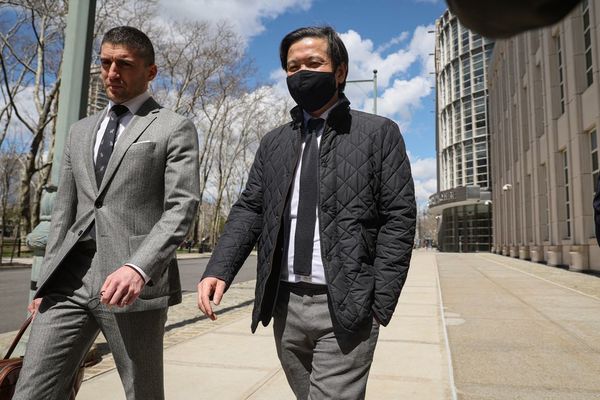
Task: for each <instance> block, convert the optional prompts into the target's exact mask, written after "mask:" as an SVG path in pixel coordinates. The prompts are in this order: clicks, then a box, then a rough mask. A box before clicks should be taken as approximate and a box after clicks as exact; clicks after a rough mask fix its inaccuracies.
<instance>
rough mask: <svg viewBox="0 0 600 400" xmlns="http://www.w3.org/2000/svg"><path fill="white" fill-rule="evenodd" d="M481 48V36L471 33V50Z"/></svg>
mask: <svg viewBox="0 0 600 400" xmlns="http://www.w3.org/2000/svg"><path fill="white" fill-rule="evenodd" d="M479 46H481V35H479V34H477V33H471V49H474V48H476V47H479Z"/></svg>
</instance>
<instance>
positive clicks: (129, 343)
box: [13, 247, 167, 400]
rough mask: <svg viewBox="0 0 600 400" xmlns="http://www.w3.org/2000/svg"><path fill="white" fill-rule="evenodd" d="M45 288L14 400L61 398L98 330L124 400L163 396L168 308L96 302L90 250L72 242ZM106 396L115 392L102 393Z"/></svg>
mask: <svg viewBox="0 0 600 400" xmlns="http://www.w3.org/2000/svg"><path fill="white" fill-rule="evenodd" d="M59 268H60V270H59V271H58V272H57V274H56V276H53V277H52V278H51V279H52V281H51V282H50V287H49V289H48V290H47V291H46V292H45V293H44V297H43V301H42V303H41V305H40V308H39V310H38V314H37V315H36V317H35V319H34V321H33V323H32V326H31V333H30V335H29V342H28V343H27V349H26V352H25V358H24V361H23V369H22V370H21V374H20V377H19V380H18V382H17V388H16V392H15V395H14V397H13V400H33V399H35V400H65V399H68V398H69V393H70V388H71V384H72V382H73V378H74V376H75V373H76V371H77V369H78V367H79V365H80V364H81V361H82V360H83V358H84V357H85V355H86V353H87V351H88V350H89V348H90V346H91V345H92V343H93V342H94V340H95V338H96V336H98V333H99V332H100V331H102V333H103V334H104V336H105V337H106V340H107V342H108V345H109V347H110V350H111V352H112V354H113V357H114V359H115V364H116V366H117V370H118V372H119V375H120V377H121V381H122V383H123V387H124V389H125V395H126V397H127V399H128V400H142V399H143V400H163V399H164V388H163V336H164V326H165V322H166V320H167V309H166V308H165V309H159V310H150V311H141V312H127V313H113V312H110V311H108V309H107V308H106V306H105V305H103V304H99V297H98V294H99V291H100V287H101V286H102V284H103V283H104V282H100V279H99V277H97V276H96V274H95V273H94V261H93V254H92V255H90V254H86V252H85V251H78V248H77V247H76V248H75V249H74V250H73V251H72V252H71V253H70V254H69V256H68V257H67V259H65V261H64V262H63V265H61V266H60V267H59ZM106 398H107V399H111V398H114V394H112V393H106Z"/></svg>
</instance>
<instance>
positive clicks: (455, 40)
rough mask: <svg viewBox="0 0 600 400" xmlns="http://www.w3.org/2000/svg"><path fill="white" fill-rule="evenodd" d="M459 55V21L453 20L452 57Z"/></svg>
mask: <svg viewBox="0 0 600 400" xmlns="http://www.w3.org/2000/svg"><path fill="white" fill-rule="evenodd" d="M454 57H458V23H457V21H456V19H455V20H454V21H452V58H454Z"/></svg>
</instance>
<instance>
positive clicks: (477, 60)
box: [473, 52, 485, 92]
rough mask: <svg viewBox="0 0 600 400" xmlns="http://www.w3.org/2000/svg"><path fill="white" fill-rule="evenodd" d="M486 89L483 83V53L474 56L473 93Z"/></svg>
mask: <svg viewBox="0 0 600 400" xmlns="http://www.w3.org/2000/svg"><path fill="white" fill-rule="evenodd" d="M483 89H485V83H484V81H483V53H481V52H479V53H477V54H475V55H474V56H473V91H474V92H477V91H479V90H483Z"/></svg>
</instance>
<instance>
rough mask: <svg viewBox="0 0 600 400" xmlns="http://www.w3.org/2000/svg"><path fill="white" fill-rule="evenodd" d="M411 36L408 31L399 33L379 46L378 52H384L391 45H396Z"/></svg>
mask: <svg viewBox="0 0 600 400" xmlns="http://www.w3.org/2000/svg"><path fill="white" fill-rule="evenodd" d="M409 36H410V33H409V32H407V31H404V32H402V33H401V34H399V35H398V36H396V37H394V38H392V39H391V40H390V41H388V42H387V43H384V44H383V45H381V46H379V48H378V49H377V52H378V53H383V52H384V51H386V50H387V49H389V48H391V47H394V46H395V45H397V44H400V43H402V42H404V41H405V40H406V39H408V37H409Z"/></svg>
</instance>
